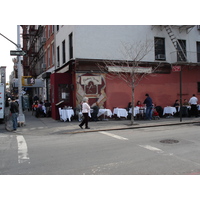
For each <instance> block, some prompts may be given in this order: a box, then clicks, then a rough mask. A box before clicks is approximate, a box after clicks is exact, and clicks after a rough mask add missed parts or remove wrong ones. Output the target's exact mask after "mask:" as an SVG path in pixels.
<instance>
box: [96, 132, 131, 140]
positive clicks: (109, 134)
mask: <svg viewBox="0 0 200 200" xmlns="http://www.w3.org/2000/svg"><path fill="white" fill-rule="evenodd" d="M99 133H101V134H104V135H107V136H110V137H113V138H116V139H119V140H128V138H125V137H121V136H119V135H115V134H112V133H108V132H105V131H99Z"/></svg>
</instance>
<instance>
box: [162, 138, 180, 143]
mask: <svg viewBox="0 0 200 200" xmlns="http://www.w3.org/2000/svg"><path fill="white" fill-rule="evenodd" d="M160 142H161V143H165V144H174V143H179V141H178V140H173V139H165V140H161V141H160Z"/></svg>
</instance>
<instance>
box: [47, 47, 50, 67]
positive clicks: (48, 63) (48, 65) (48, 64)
mask: <svg viewBox="0 0 200 200" xmlns="http://www.w3.org/2000/svg"><path fill="white" fill-rule="evenodd" d="M47 67H48V68H49V67H50V48H48V49H47Z"/></svg>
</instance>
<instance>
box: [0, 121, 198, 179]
mask: <svg viewBox="0 0 200 200" xmlns="http://www.w3.org/2000/svg"><path fill="white" fill-rule="evenodd" d="M38 132H39V131H38ZM163 140H164V141H167V142H168V141H175V142H174V143H173V142H172V143H162V142H161V141H163ZM177 141H178V142H177ZM0 143H1V144H0V149H1V151H0V152H1V154H0V160H1V164H0V174H1V175H3V174H4V175H5V174H7V175H197V174H200V157H199V154H200V135H199V124H197V123H195V124H185V125H177V126H158V127H146V128H140V129H121V130H110V131H95V132H83V133H73V134H48V135H47V134H41V135H39V133H37V134H34V132H33V131H32V132H31V133H30V132H28V133H27V134H26V133H25V132H24V134H23V135H22V134H18V133H9V134H0Z"/></svg>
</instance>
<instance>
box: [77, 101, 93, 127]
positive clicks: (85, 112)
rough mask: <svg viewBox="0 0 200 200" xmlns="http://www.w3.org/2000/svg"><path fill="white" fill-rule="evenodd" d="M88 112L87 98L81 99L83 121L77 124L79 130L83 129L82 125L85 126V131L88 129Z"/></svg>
mask: <svg viewBox="0 0 200 200" xmlns="http://www.w3.org/2000/svg"><path fill="white" fill-rule="evenodd" d="M89 112H90V106H89V104H88V98H87V97H84V98H83V104H82V114H83V117H84V118H83V120H82V122H81V123H80V124H79V126H80V128H83V125H84V124H85V128H86V129H90V128H89V127H88V120H89V116H88V114H89Z"/></svg>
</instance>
